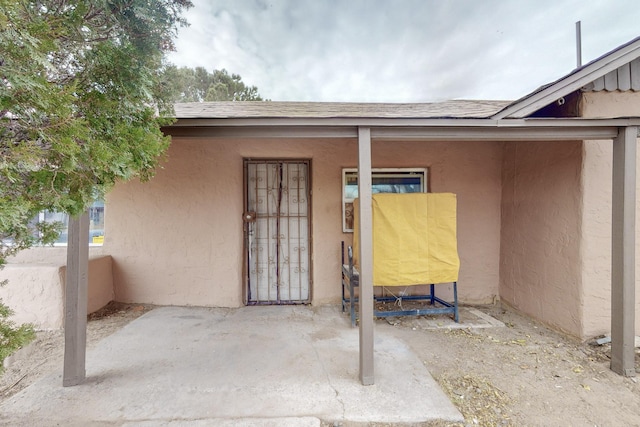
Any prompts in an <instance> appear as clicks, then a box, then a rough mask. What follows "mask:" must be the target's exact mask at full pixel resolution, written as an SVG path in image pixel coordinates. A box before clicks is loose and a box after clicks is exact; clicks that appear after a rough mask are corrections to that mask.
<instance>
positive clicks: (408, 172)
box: [342, 168, 429, 233]
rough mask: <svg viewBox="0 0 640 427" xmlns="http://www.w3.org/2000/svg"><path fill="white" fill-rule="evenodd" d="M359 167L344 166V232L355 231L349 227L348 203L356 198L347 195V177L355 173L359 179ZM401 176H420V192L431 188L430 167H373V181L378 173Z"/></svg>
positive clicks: (381, 175) (386, 175)
mask: <svg viewBox="0 0 640 427" xmlns="http://www.w3.org/2000/svg"><path fill="white" fill-rule="evenodd" d="M357 173H358V168H342V232H343V233H353V228H347V216H348V215H347V204H348V203H353V201H354V200H355V199H354V198H348V199H347V197H346V194H345V193H346V191H345V190H346V187H347V178H348V177H350V176H351V175H353V174H355V175H356V179H357ZM394 174H395V176H397V177H401V176H411V177H415V176H418V177H420V186H421V189H420V192H421V193H427V192H428V191H429V190H428V189H429V185H428V179H429V168H373V169H371V182H372V183H373V182H374V179H375V178H376V175H378V176H379V177H385V178H389V177H394Z"/></svg>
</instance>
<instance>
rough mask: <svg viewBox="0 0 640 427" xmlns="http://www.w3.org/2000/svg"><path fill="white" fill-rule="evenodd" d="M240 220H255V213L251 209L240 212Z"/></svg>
mask: <svg viewBox="0 0 640 427" xmlns="http://www.w3.org/2000/svg"><path fill="white" fill-rule="evenodd" d="M242 220H243V221H244V222H249V223H250V222H256V213H255V212H253V211H248V212H245V213H243V214H242Z"/></svg>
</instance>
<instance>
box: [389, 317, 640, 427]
mask: <svg viewBox="0 0 640 427" xmlns="http://www.w3.org/2000/svg"><path fill="white" fill-rule="evenodd" d="M476 308H477V309H479V310H480V311H482V312H483V313H485V314H489V315H491V316H493V317H494V318H496V319H498V320H500V321H502V322H503V323H504V324H505V325H507V326H506V327H502V328H486V329H457V330H456V329H449V330H447V329H444V330H443V329H440V330H433V329H429V330H427V329H423V328H422V327H421V325H426V324H427V323H426V320H427V319H419V318H418V319H416V318H413V319H411V318H402V319H401V320H400V322H397V323H396V322H394V323H393V324H390V323H389V322H384V321H378V322H377V326H378V327H380V328H393V329H394V331H395V333H396V334H397V336H398V337H399V338H402V339H403V340H404V341H405V342H407V344H408V345H409V346H410V347H411V348H412V349H413V350H414V351H415V352H416V353H417V354H418V356H419V357H421V359H422V360H423V363H424V364H425V366H427V368H428V369H429V371H430V372H431V374H432V375H433V376H434V378H435V379H436V380H437V381H438V383H439V384H440V386H441V387H442V389H443V390H444V391H445V393H447V395H448V396H449V397H450V399H451V401H452V402H453V403H454V404H455V405H456V406H457V407H458V409H459V410H460V412H462V414H463V415H464V417H465V424H460V425H461V426H462V425H465V426H474V425H478V426H551V425H571V426H583V425H584V426H587V425H589V426H621V425H628V426H631V425H640V411H638V408H640V384H638V380H637V379H636V378H624V377H621V376H619V375H617V374H615V373H613V372H612V371H611V370H610V369H609V363H610V357H611V346H610V345H609V344H606V345H602V346H595V345H591V344H590V343H588V342H587V343H582V342H578V341H576V340H574V339H572V338H570V337H567V336H566V335H563V334H561V333H558V332H556V331H554V330H552V329H549V328H547V327H545V326H544V325H542V324H539V323H537V322H535V321H533V320H531V319H529V318H527V317H525V316H522V315H520V314H519V313H517V312H515V311H514V310H511V309H509V308H504V307H499V306H482V307H476ZM636 371H637V372H640V354H639V353H638V352H637V351H636ZM444 425H446V424H444ZM450 425H452V426H458V424H450Z"/></svg>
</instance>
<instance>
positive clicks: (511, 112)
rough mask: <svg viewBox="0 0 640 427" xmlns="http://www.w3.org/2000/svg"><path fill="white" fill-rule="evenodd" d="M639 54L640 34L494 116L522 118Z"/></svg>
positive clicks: (639, 55)
mask: <svg viewBox="0 0 640 427" xmlns="http://www.w3.org/2000/svg"><path fill="white" fill-rule="evenodd" d="M638 57H640V37H638V38H635V39H633V40H631V41H630V42H629V43H627V44H625V45H622V46H620V47H619V48H616V49H615V50H613V51H611V52H609V53H607V54H605V55H603V56H601V57H600V58H597V59H595V60H593V61H591V62H590V63H588V64H586V65H584V66H582V67H580V68H578V69H576V70H574V71H572V72H571V73H569V74H568V75H566V76H564V77H562V78H560V79H558V80H556V81H555V82H554V83H552V84H550V85H547V86H543V87H542V88H540V89H537V90H536V91H534V92H533V93H531V94H529V95H527V96H525V97H523V98H521V99H520V100H518V101H516V102H514V103H513V104H511V105H509V106H507V107H505V108H504V109H502V110H500V111H499V112H498V113H496V114H495V115H493V117H492V118H494V119H497V120H500V119H504V118H523V117H527V116H529V115H530V114H533V113H534V112H535V111H537V110H539V109H540V108H543V107H545V106H547V105H549V104H551V103H552V102H555V101H556V100H558V99H560V98H562V97H564V96H566V95H568V94H569V93H571V92H574V91H576V90H578V89H580V88H582V87H584V86H586V85H587V84H589V83H591V82H592V81H594V80H596V79H597V78H599V77H601V76H604V75H605V74H607V73H609V72H610V71H613V70H615V69H617V68H618V67H621V66H623V65H624V64H626V63H628V62H631V61H632V60H634V59H636V58H638Z"/></svg>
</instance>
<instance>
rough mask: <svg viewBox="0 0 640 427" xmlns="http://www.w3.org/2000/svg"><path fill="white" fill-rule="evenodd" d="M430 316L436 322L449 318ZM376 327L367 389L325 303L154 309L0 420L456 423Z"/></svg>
mask: <svg viewBox="0 0 640 427" xmlns="http://www.w3.org/2000/svg"><path fill="white" fill-rule="evenodd" d="M471 310H473V309H471ZM473 316H474V314H473V313H472V312H467V311H465V312H463V316H462V318H463V320H464V319H469V320H467V322H469V321H472V320H473V319H475V320H477V321H478V322H479V323H478V324H476V325H475V326H476V327H483V325H489V324H491V318H488V319H487V318H484V319H483V318H482V316H480V317H477V318H474V317H473ZM485 316H486V315H485ZM440 319H441V320H439V321H438V324H439V326H440V327H447V326H448V324H453V322H452V321H451V320H450V319H448V318H446V317H441V318H440ZM453 325H455V324H453ZM466 326H467V327H470V326H474V325H471V324H467V325H466ZM491 326H496V325H495V324H493V325H491ZM380 329H381V328H376V331H375V373H376V377H375V380H376V382H375V385H373V386H366V387H365V386H362V385H361V384H360V382H359V380H358V329H357V328H351V327H350V323H349V319H348V317H347V316H346V315H343V314H342V313H340V310H339V308H336V307H334V306H326V307H306V306H263V307H244V308H240V309H219V308H218V309H209V308H195V307H162V308H157V309H154V310H152V311H150V312H149V313H146V314H145V315H143V316H142V317H140V318H138V319H136V320H134V321H133V322H131V323H130V324H128V325H127V326H125V327H124V328H123V329H121V330H120V331H118V332H116V333H115V334H113V335H111V336H109V337H107V338H105V339H104V340H103V341H101V342H100V343H99V344H98V345H97V346H96V347H95V348H94V349H93V350H91V351H89V352H88V353H87V380H86V382H85V383H84V384H82V385H79V386H76V387H68V388H63V387H62V376H61V373H53V374H51V375H49V376H47V377H44V378H42V379H41V380H39V381H37V382H36V383H34V384H32V385H31V386H30V387H28V388H26V389H24V390H23V391H21V392H20V393H18V394H16V395H15V396H13V397H11V398H9V399H8V400H7V401H5V402H4V403H3V404H1V405H0V423H3V424H5V425H30V426H32V425H39V426H50V425H65V426H67V425H72V426H73V425H76V426H80V425H83V426H84V425H119V426H120V425H122V426H180V425H188V426H205V425H222V426H227V425H241V426H254V425H256V426H257V425H259V426H283V425H285V426H286V425H291V426H319V425H320V423H321V420H323V421H329V422H363V423H364V422H379V423H419V422H426V421H431V420H446V421H463V417H462V415H461V414H460V412H459V411H458V410H457V409H456V408H455V406H454V405H453V404H452V403H451V402H450V401H449V399H448V398H447V397H446V395H445V394H444V393H443V392H442V390H441V389H440V387H439V386H438V384H437V383H436V382H435V380H434V379H433V378H432V377H431V375H430V374H429V372H428V370H427V369H426V367H425V366H424V364H423V362H422V361H421V360H420V359H419V358H418V357H417V356H416V355H415V354H414V353H413V352H412V351H411V350H410V349H409V347H408V346H407V345H406V344H405V343H404V342H403V341H401V340H399V339H397V338H394V336H392V334H391V333H390V332H389V331H381V330H380ZM61 370H62V367H61V368H60V372H61Z"/></svg>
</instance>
